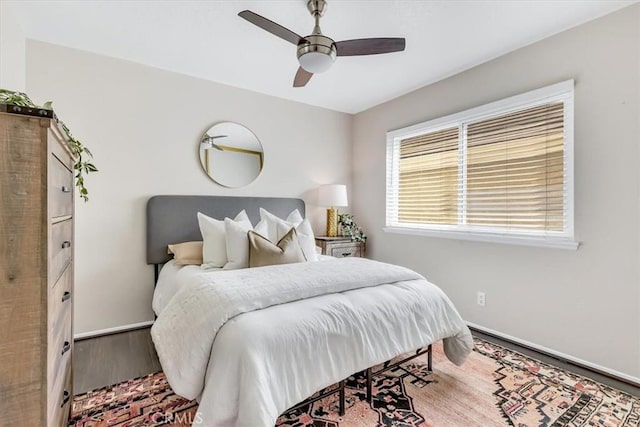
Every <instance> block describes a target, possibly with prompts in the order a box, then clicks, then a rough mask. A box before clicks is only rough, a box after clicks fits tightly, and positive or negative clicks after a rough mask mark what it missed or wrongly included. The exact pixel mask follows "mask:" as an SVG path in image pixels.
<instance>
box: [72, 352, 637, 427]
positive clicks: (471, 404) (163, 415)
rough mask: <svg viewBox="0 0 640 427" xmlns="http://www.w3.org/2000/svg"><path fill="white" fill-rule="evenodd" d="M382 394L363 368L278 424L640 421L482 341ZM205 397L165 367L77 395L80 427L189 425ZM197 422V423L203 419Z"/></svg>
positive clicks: (623, 404)
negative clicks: (369, 385)
mask: <svg viewBox="0 0 640 427" xmlns="http://www.w3.org/2000/svg"><path fill="white" fill-rule="evenodd" d="M373 394H374V402H373V405H369V404H368V403H367V402H366V400H365V381H364V377H363V376H361V375H354V376H352V377H350V378H349V379H348V380H347V412H346V414H345V416H344V417H340V416H338V407H337V395H333V396H331V397H328V398H325V399H323V400H320V401H318V402H316V403H314V404H311V405H307V406H306V407H303V408H299V409H297V410H294V411H288V412H286V413H284V414H283V415H282V416H281V417H280V418H279V419H278V422H277V424H276V426H277V427H417V426H420V427H431V426H434V427H440V426H460V427H470V426H482V427H489V426H516V427H527V426H531V427H539V426H607V427H613V426H640V398H638V397H637V396H631V395H629V394H627V393H624V392H622V391H620V390H616V389H613V388H611V387H608V386H605V385H602V384H599V383H597V382H594V381H592V380H590V379H587V378H585V377H581V376H579V375H575V374H572V373H570V372H567V371H565V370H562V369H558V368H555V367H553V366H550V365H547V364H545V363H542V362H540V361H537V360H535V359H532V358H530V357H527V356H524V355H522V354H520V353H517V352H514V351H511V350H507V349H505V348H503V347H500V346H497V345H494V344H490V343H488V342H485V341H482V340H479V339H476V340H475V350H474V352H473V353H472V354H471V355H470V356H469V359H468V360H467V362H466V363H465V364H464V365H463V366H462V367H456V366H454V365H453V364H451V363H450V362H448V361H447V360H446V357H445V356H444V354H443V352H442V347H441V345H436V346H434V371H433V372H428V371H427V368H426V360H421V359H420V358H418V359H415V360H412V361H410V362H408V363H406V364H404V365H402V366H401V367H400V368H398V369H396V370H394V371H391V372H386V373H384V374H383V375H379V376H377V377H374V387H373ZM196 409H197V403H196V402H195V401H188V400H186V399H183V398H181V397H179V396H177V395H175V394H174V393H173V392H172V391H171V387H170V386H169V384H168V383H167V381H166V379H165V377H164V374H162V373H161V372H158V373H155V374H151V375H148V376H146V377H142V378H136V379H132V380H129V381H126V382H123V383H121V384H117V385H114V386H111V387H106V388H103V389H99V390H93V391H90V392H88V393H85V394H82V395H78V396H76V397H75V398H74V402H73V410H72V419H71V421H70V425H71V426H76V427H90V426H91V427H103V426H120V427H136V426H160V425H174V426H189V425H191V424H192V421H193V420H195V419H196V416H195V414H196ZM196 425H197V424H196Z"/></svg>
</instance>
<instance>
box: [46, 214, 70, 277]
mask: <svg viewBox="0 0 640 427" xmlns="http://www.w3.org/2000/svg"><path fill="white" fill-rule="evenodd" d="M72 243H73V220H71V219H68V220H66V221H60V222H56V223H55V224H53V225H52V226H51V243H50V252H49V253H50V255H51V267H50V269H49V284H50V285H52V286H53V285H54V284H55V283H56V282H57V281H58V278H59V277H60V274H62V271H63V270H64V268H65V267H66V266H67V265H68V264H69V261H70V260H71V254H72V252H73V248H72Z"/></svg>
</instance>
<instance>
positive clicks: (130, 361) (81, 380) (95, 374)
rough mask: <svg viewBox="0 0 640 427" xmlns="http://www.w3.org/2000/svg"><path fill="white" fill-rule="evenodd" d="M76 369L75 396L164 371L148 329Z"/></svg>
mask: <svg viewBox="0 0 640 427" xmlns="http://www.w3.org/2000/svg"><path fill="white" fill-rule="evenodd" d="M473 334H474V335H476V336H478V337H479V338H482V339H484V340H487V341H491V342H494V343H496V344H499V345H502V346H504V347H507V348H510V349H512V350H515V351H519V352H521V353H524V354H527V355H529V356H531V357H534V358H536V359H538V360H541V361H543V362H545V363H548V364H550V365H554V366H557V367H559V368H562V369H566V370H568V371H571V372H575V373H577V374H579V375H583V376H585V377H589V378H593V379H594V380H596V381H599V382H601V383H604V384H607V385H609V386H611V387H614V388H617V389H619V390H623V391H626V392H627V393H629V394H632V395H634V396H640V387H636V386H633V385H631V384H627V383H625V382H622V381H618V380H615V379H612V378H609V377H607V376H604V375H600V374H598V373H595V372H593V371H590V370H587V369H584V368H581V367H579V366H575V365H573V364H570V363H566V362H564V361H561V360H558V359H556V358H553V357H549V356H547V355H544V354H540V353H538V352H536V351H533V350H530V349H527V348H524V347H521V346H518V345H515V344H512V343H510V342H506V341H503V340H501V339H498V338H496V337H493V336H489V335H484V334H482V333H480V332H477V331H473ZM73 368H74V372H73V378H74V384H73V387H74V393H75V394H81V393H84V392H87V391H89V390H93V389H96V388H101V387H105V386H108V385H112V384H116V383H119V382H121V381H124V380H127V379H130V378H135V377H140V376H143V375H147V374H150V373H153V372H158V371H160V370H162V368H161V367H160V362H159V361H158V356H157V354H156V351H155V348H154V346H153V342H152V341H151V334H150V329H149V328H144V329H138V330H135V331H129V332H122V333H119V334H113V335H106V336H102V337H96V338H89V339H84V340H80V341H76V343H75V353H74V366H73ZM436 369H437V367H436Z"/></svg>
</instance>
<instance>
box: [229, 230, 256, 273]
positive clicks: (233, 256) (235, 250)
mask: <svg viewBox="0 0 640 427" xmlns="http://www.w3.org/2000/svg"><path fill="white" fill-rule="evenodd" d="M224 229H225V232H226V234H227V259H228V261H227V263H226V264H225V265H224V267H223V268H224V269H225V270H236V269H238V268H248V267H249V238H248V237H247V232H248V231H249V230H251V229H252V227H251V223H250V222H248V221H232V220H230V219H229V218H225V219H224Z"/></svg>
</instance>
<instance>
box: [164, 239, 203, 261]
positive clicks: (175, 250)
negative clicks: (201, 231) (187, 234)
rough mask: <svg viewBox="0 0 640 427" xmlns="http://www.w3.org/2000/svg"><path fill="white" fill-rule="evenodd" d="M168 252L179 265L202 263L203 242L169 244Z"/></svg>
mask: <svg viewBox="0 0 640 427" xmlns="http://www.w3.org/2000/svg"><path fill="white" fill-rule="evenodd" d="M168 248H169V250H168V253H170V254H173V259H174V260H175V262H176V264H178V265H200V264H202V242H184V243H176V244H173V245H168Z"/></svg>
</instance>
